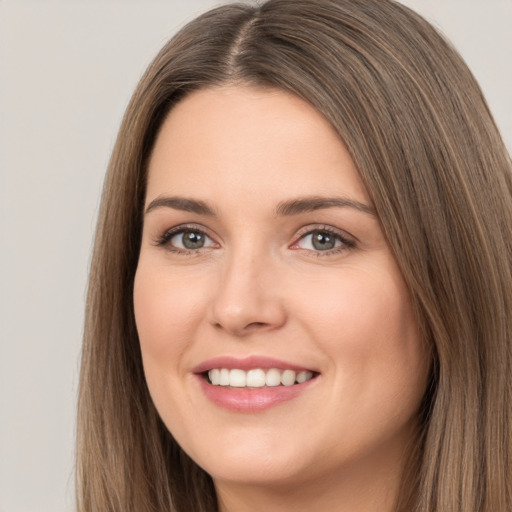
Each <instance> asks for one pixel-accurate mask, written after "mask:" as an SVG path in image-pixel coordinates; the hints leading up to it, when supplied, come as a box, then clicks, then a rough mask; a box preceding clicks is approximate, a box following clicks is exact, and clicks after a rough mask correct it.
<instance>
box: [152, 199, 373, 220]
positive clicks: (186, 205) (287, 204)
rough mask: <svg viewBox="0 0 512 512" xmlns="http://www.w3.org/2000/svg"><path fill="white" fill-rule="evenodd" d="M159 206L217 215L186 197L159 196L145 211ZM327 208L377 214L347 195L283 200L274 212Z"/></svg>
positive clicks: (279, 213) (282, 212)
mask: <svg viewBox="0 0 512 512" xmlns="http://www.w3.org/2000/svg"><path fill="white" fill-rule="evenodd" d="M157 208H172V209H174V210H181V211H184V212H192V213H197V214H198V215H206V216H208V217H215V216H216V213H215V209H214V208H212V207H211V206H209V205H208V203H206V202H204V201H201V200H198V199H188V198H185V197H157V198H156V199H153V201H151V203H149V205H148V207H147V208H146V212H145V213H146V214H148V213H149V212H151V211H153V210H155V209H157ZM327 208H352V209H354V210H357V211H360V212H363V213H366V214H368V215H371V216H373V217H376V216H377V214H376V212H375V209H374V208H373V207H371V206H369V205H367V204H365V203H361V202H360V201H355V200H354V199H349V198H346V197H323V196H308V197H301V198H297V199H290V200H287V201H282V202H280V203H279V204H278V205H277V207H276V208H275V211H274V213H275V215H276V216H277V217H288V216H292V215H299V214H301V213H308V212H313V211H316V210H323V209H327Z"/></svg>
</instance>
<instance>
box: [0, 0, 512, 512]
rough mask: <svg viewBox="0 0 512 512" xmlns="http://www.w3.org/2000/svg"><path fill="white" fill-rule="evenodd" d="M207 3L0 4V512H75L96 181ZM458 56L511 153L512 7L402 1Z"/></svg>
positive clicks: (496, 1)
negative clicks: (183, 29)
mask: <svg viewBox="0 0 512 512" xmlns="http://www.w3.org/2000/svg"><path fill="white" fill-rule="evenodd" d="M217 3H218V2H216V1H212V0H187V1H178V0H176V1H156V0H152V1H148V0H146V1H143V0H124V1H120V0H117V1H116V0H103V1H101V0H67V1H65V0H61V1H51V0H32V1H30V0H11V1H9V0H0V194H1V196H0V208H1V210H0V228H1V231H0V235H1V251H0V293H1V303H0V321H1V324H0V415H1V416H0V511H2V512H32V511H34V512H59V511H66V512H67V511H71V510H72V509H73V476H72V467H73V451H74V447H73V438H74V428H75V399H76V391H77V381H78V365H79V353H80V340H81V334H82V320H83V308H84V296H85V288H86V277H87V268H88V264H89V254H90V248H91V241H92V237H93V231H94V225H95V219H96V214H97V210H98V203H99V196H100V191H101V184H102V180H103V174H104V171H105V168H106V165H107V161H108V158H109V153H110V151H111V149H112V145H113V143H114V139H115V136H116V131H117V128H118V126H119V123H120V119H121V115H122V113H123V110H124V108H125V107H126V104H127V102H128V99H129V97H130V94H131V92H132V91H133V89H134V87H135V85H136V83H137V80H138V78H139V77H140V75H141V73H142V71H143V70H144V68H145V66H146V65H147V64H148V63H149V61H150V59H151V58H152V57H153V56H154V54H155V53H156V52H157V50H158V49H159V48H160V47H161V46H162V45H163V43H164V42H165V41H166V40H167V39H168V38H169V37H170V36H171V35H172V33H173V32H174V31H175V30H176V28H177V27H179V26H182V25H183V24H184V23H185V22H186V21H188V20H190V19H192V18H193V17H194V15H196V14H197V13H199V12H201V11H203V10H206V9H207V8H209V7H211V6H213V5H216V4H217ZM404 3H405V4H407V5H410V6H411V7H413V8H415V9H416V10H417V11H419V12H420V13H422V14H424V15H425V16H426V17H427V18H428V19H430V20H431V21H433V22H434V23H435V24H436V25H437V26H438V27H440V28H441V29H442V31H443V32H444V33H445V34H447V35H448V37H449V38H450V39H451V40H452V41H453V42H454V44H455V45H456V46H457V48H458V49H459V50H460V52H461V53H462V55H463V56H464V57H465V59H466V61H467V62H468V64H469V65H470V67H471V68H472V70H473V72H474V73H475V75H476V77H477V79H478V80H479V82H480V84H481V85H482V87H483V89H484V92H485V94H486V96H487V98H488V101H489V104H490V106H491V110H492V111H493V112H494V115H495V117H496V120H497V122H498V124H499V126H500V127H501V130H502V134H503V136H504V138H505V140H506V142H507V145H508V147H509V149H510V148H512V100H511V95H510V91H511V89H512V66H511V63H512V30H511V29H512V0H486V1H482V0H404Z"/></svg>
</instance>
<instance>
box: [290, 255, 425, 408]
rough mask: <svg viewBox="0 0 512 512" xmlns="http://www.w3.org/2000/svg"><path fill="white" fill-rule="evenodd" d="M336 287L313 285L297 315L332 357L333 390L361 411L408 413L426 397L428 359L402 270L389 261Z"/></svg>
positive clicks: (357, 271) (352, 274) (355, 272)
mask: <svg viewBox="0 0 512 512" xmlns="http://www.w3.org/2000/svg"><path fill="white" fill-rule="evenodd" d="M338 283H339V284H338V285H337V286H336V285H333V284H332V283H330V284H329V286H325V284H327V283H324V286H322V283H321V282H320V281H319V282H317V283H316V284H315V285H312V284H311V285H310V286H309V289H308V293H307V294H303V298H304V300H303V306H304V307H303V309H302V313H301V314H300V315H299V316H300V317H301V318H302V321H303V322H304V323H303V325H304V326H305V328H306V329H307V330H308V332H309V335H310V337H311V338H312V339H314V340H315V342H316V344H317V345H318V346H319V348H321V349H322V350H323V351H324V352H325V353H326V354H327V355H328V356H329V360H330V364H331V369H332V375H333V379H334V380H335V383H334V384H333V386H332V389H333V390H338V391H337V392H339V389H342V390H343V398H342V400H346V401H351V400H352V398H353V399H354V401H356V402H358V404H359V405H357V407H358V408H360V407H361V404H368V406H369V407H373V408H389V407H391V408H396V410H398V409H400V408H401V407H405V408H408V409H409V412H410V409H411V408H412V409H414V408H415V407H416V405H417V403H418V402H419V400H421V397H422V395H423V392H424V389H425V385H426V380H427V376H428V370H429V357H428V351H427V349H426V347H425V345H424V344H423V343H422V341H421V338H420V336H419V332H418V328H417V322H416V319H415V316H414V313H413V308H412V301H411V297H410V294H409V292H408V290H407V287H406V285H405V283H404V281H403V279H402V277H401V275H400V273H399V271H398V269H397V268H396V266H395V265H394V264H392V265H391V264H390V263H389V262H388V264H387V265H382V264H380V265H379V266H375V268H372V267H371V266H367V267H366V268H365V269H364V270H361V269H356V268H351V269H350V271H348V269H347V272H345V273H344V275H340V276H339V279H338ZM340 396H341V394H340ZM388 412H390V411H389V410H388Z"/></svg>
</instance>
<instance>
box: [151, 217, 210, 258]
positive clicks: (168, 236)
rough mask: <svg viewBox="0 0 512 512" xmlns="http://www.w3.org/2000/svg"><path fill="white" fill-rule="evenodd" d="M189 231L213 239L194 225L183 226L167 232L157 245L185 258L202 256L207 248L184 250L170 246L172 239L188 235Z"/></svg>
mask: <svg viewBox="0 0 512 512" xmlns="http://www.w3.org/2000/svg"><path fill="white" fill-rule="evenodd" d="M187 231H191V232H193V233H198V234H201V235H204V236H205V237H207V238H209V239H210V240H211V237H210V236H209V235H208V233H206V232H205V231H204V230H203V229H201V228H200V227H198V226H196V225H194V224H185V225H183V224H182V225H181V226H176V227H175V228H171V229H169V230H168V231H166V232H165V233H164V234H163V235H162V236H160V237H159V238H158V239H157V240H156V243H155V245H157V246H162V247H163V246H167V247H166V249H167V250H168V251H170V252H173V253H175V254H179V255H183V256H194V255H198V254H200V253H201V252H202V251H203V250H204V249H207V248H205V247H200V248H198V249H182V248H181V247H174V246H172V245H170V244H169V242H170V241H171V239H172V238H173V237H175V236H176V235H179V234H181V233H186V232H187Z"/></svg>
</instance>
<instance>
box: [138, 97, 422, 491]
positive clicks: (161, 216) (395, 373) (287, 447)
mask: <svg viewBox="0 0 512 512" xmlns="http://www.w3.org/2000/svg"><path fill="white" fill-rule="evenodd" d="M134 303H135V316H136V322H137V329H138V333H139V336H140V345H141V350H142V357H143V363H144V371H145V374H146V379H147V383H148V386H149V390H150V392H151V396H152V398H153V400H154V403H155V405H156V407H157V409H158V411H159V414H160V416H161V418H162V420H163V421H164V423H165V424H166V426H167V427H168V429H169V430H170V432H171V433H172V434H173V436H174V437H175V439H176V440H177V441H178V443H179V444H180V445H181V446H182V448H183V449H184V450H185V451H186V452H187V453H188V454H189V455H190V456H191V457H192V459H194V460H195V461H196V462H197V463H198V464H199V465H200V466H202V467H203V468H204V469H205V470H206V471H207V472H208V473H210V474H211V475H212V476H213V478H214V480H215V482H216V483H217V485H222V484H223V483H224V484H226V483H229V482H238V483H245V484H247V483H249V484H251V483H252V484H260V485H261V484H265V483H268V484H270V483H271V484H273V485H275V484H277V483H279V482H282V483H287V484H290V483H294V484H297V483H298V482H306V481H308V480H311V479H318V478H321V477H325V476H326V475H329V477H330V478H338V477H340V478H341V477H348V476H349V475H350V477H352V476H353V475H355V474H364V473H365V472H367V473H368V472H370V473H368V474H371V472H375V471H377V472H379V471H381V472H382V474H387V473H386V471H387V472H390V473H393V471H394V469H393V468H398V467H399V466H400V462H399V461H400V458H401V456H402V454H403V450H404V447H405V445H406V443H407V442H408V441H410V440H411V436H412V432H413V428H414V418H415V414H416V412H417V409H418V406H419V403H420V401H421V397H422V395H423V392H424V389H425V385H426V378H427V373H428V366H429V365H428V356H427V351H426V349H425V347H424V346H423V343H422V342H421V340H420V338H419V335H418V328H417V324H416V322H415V318H414V315H413V312H412V307H411V299H410V296H409V293H408V290H407V287H406V285H405V283H404V280H403V278H402V275H401V273H400V270H399V269H398V267H397V264H396V262H395V260H394V258H393V256H392V254H391V251H390V249H389V247H388V245H387V243H386V240H385V238H384V235H383V233H382V229H381V226H380V224H379V220H378V218H377V217H376V215H375V212H374V209H373V206H372V203H371V200H370V198H369V195H368V193H367V191H366V190H365V187H364V186H363V184H362V182H361V180H360V178H359V175H358V172H357V170H356V168H355V166H354V163H353V162H352V160H351V158H350V156H349V154H348V153H347V151H346V149H345V147H344V146H343V144H342V143H341V142H340V140H339V138H338V137H337V136H336V134H335V132H334V131H333V130H332V129H331V127H330V125H329V124H328V123H327V121H326V120H325V119H324V118H323V117H322V116H321V115H320V114H319V113H318V112H317V111H315V110H314V109H313V108H312V107H311V106H309V105H308V104H306V103H305V102H303V101H302V100H300V99H298V98H297V97H295V96H292V95H290V94H287V93H285V92H281V91H277V90H260V89H254V88H248V87H223V88H217V89H208V90H202V91H199V92H195V93H193V94H191V95H190V96H188V97H187V98H185V99H184V100H183V101H181V102H180V103H179V104H178V105H177V106H176V107H175V108H174V109H173V110H172V111H171V113H170V114H169V116H168V117H167V119H166V121H165V123H164V124H163V126H162V129H161V131H160V133H159V135H158V138H157V140H156V144H155V147H154V150H153V153H152V156H151V160H150V164H149V177H148V186H147V197H146V205H145V216H144V230H143V237H142V247H141V252H140V260H139V264H138V268H137V273H136V277H135V291H134ZM208 374H209V375H208ZM210 379H212V380H213V381H214V383H212V382H211V381H210Z"/></svg>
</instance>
